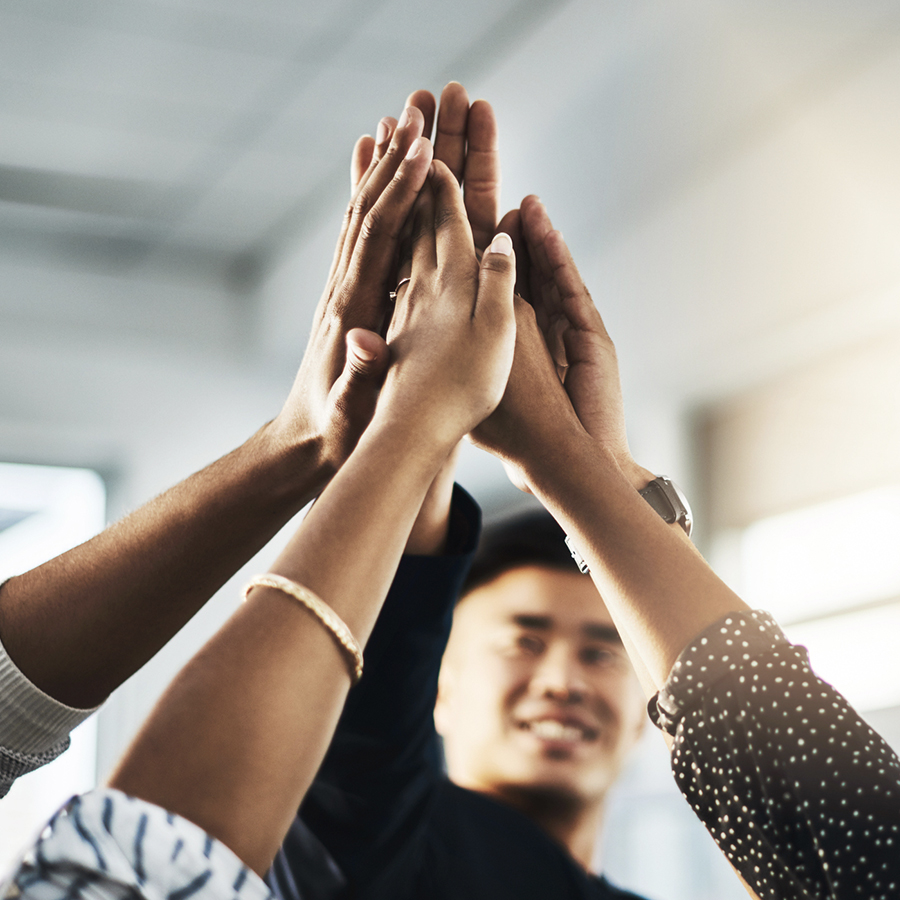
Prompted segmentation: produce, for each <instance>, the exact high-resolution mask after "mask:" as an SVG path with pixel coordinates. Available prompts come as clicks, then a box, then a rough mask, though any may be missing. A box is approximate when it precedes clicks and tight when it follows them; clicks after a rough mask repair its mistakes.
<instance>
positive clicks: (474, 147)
mask: <svg viewBox="0 0 900 900" xmlns="http://www.w3.org/2000/svg"><path fill="white" fill-rule="evenodd" d="M466 137H467V140H468V149H467V151H466V166H465V170H464V172H463V186H464V189H465V194H464V196H465V204H466V213H467V215H468V217H469V222H471V224H472V235H473V237H474V238H475V246H476V247H478V249H479V250H484V249H485V248H486V247H487V246H488V245H489V244H490V242H491V239H492V238H493V236H494V232H495V231H496V229H497V218H498V215H499V213H500V153H499V151H498V145H497V118H496V116H495V115H494V110H493V108H492V107H491V104H490V103H488V102H487V100H476V101H475V102H474V103H473V104H472V106H471V107H470V109H469V118H468V121H467V123H466Z"/></svg>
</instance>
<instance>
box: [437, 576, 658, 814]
mask: <svg viewBox="0 0 900 900" xmlns="http://www.w3.org/2000/svg"><path fill="white" fill-rule="evenodd" d="M645 718H646V713H645V704H644V699H643V694H642V692H641V689H640V686H639V685H638V681H637V678H636V676H635V674H634V670H633V669H632V667H631V663H630V662H629V660H628V657H627V655H626V653H625V650H624V648H623V646H622V643H621V641H620V639H619V637H618V634H617V633H616V630H615V627H614V626H613V623H612V618H611V617H610V615H609V613H608V612H607V610H606V607H605V606H604V604H603V602H602V600H601V599H600V596H599V594H598V593H597V590H596V588H595V587H594V584H593V582H592V581H591V580H590V578H586V577H585V576H583V575H580V574H578V573H575V572H564V571H559V570H556V569H551V568H546V567H543V566H527V567H521V568H516V569H511V570H509V571H507V572H504V573H502V574H501V575H499V576H498V577H497V578H495V579H494V580H493V581H491V582H489V583H488V584H485V585H483V586H481V587H479V588H476V589H475V590H474V591H472V592H471V593H469V594H468V596H467V597H466V598H465V599H464V600H463V601H462V602H461V603H460V605H459V607H458V608H457V610H456V613H455V615H454V622H453V632H452V634H451V637H450V642H449V644H448V647H447V652H446V654H445V656H444V662H443V665H442V668H441V680H440V691H439V696H438V702H437V706H436V707H435V722H436V724H437V728H438V731H439V732H440V733H441V735H442V736H443V738H444V747H445V751H446V755H447V765H448V770H449V774H450V777H451V779H452V780H453V781H455V782H456V783H457V784H460V785H462V786H463V787H468V788H472V789H473V790H478V791H482V792H485V793H488V794H493V795H497V796H501V797H502V796H503V795H504V794H509V793H511V792H522V791H525V792H529V791H534V792H540V793H542V794H550V795H557V796H559V797H560V798H564V799H566V800H567V801H570V802H573V801H574V802H576V803H586V804H594V803H600V802H602V800H603V798H604V796H605V794H606V791H607V790H608V789H609V787H610V785H611V784H612V782H613V781H614V780H615V778H616V776H617V775H618V774H619V772H620V770H621V768H622V765H623V762H624V760H625V757H626V756H627V753H628V751H629V749H630V748H631V747H632V745H633V744H634V742H635V741H636V739H637V737H638V736H639V734H640V731H641V728H642V726H643V723H644V720H645Z"/></svg>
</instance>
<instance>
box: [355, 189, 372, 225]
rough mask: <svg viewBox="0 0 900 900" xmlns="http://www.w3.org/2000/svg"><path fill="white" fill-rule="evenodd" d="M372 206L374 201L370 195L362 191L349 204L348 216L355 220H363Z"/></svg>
mask: <svg viewBox="0 0 900 900" xmlns="http://www.w3.org/2000/svg"><path fill="white" fill-rule="evenodd" d="M374 205H375V201H374V199H373V198H372V195H371V193H370V192H369V191H367V190H362V191H360V192H359V194H358V195H357V196H356V198H355V199H354V200H353V201H352V203H351V204H350V215H351V216H352V217H353V218H356V219H364V218H365V217H366V216H367V215H368V213H369V211H370V210H371V209H372V207H373V206H374Z"/></svg>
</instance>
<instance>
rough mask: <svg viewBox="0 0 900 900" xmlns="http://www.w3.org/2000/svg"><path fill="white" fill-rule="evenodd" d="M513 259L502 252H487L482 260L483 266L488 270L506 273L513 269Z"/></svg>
mask: <svg viewBox="0 0 900 900" xmlns="http://www.w3.org/2000/svg"><path fill="white" fill-rule="evenodd" d="M512 267H513V263H512V259H511V258H510V257H508V256H504V255H503V254H502V253H485V255H484V257H483V258H482V260H481V268H482V269H484V270H486V271H488V272H499V273H500V274H501V275H505V274H507V273H508V272H511V271H512Z"/></svg>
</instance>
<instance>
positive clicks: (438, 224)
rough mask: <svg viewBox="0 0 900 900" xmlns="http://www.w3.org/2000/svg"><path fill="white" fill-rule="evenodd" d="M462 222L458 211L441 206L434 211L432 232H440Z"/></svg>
mask: <svg viewBox="0 0 900 900" xmlns="http://www.w3.org/2000/svg"><path fill="white" fill-rule="evenodd" d="M461 220H462V216H461V215H460V214H459V211H458V210H456V209H453V208H452V207H450V206H441V207H438V208H437V209H436V210H435V211H434V230H435V231H442V230H444V229H445V228H450V227H452V226H454V225H456V224H458V223H459V222H460V221H461Z"/></svg>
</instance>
